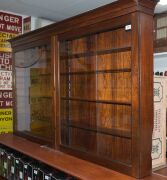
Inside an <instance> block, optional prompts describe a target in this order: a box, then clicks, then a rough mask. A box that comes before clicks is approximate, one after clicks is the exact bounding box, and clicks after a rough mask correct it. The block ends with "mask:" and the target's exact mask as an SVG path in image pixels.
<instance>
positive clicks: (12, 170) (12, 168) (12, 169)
mask: <svg viewBox="0 0 167 180" xmlns="http://www.w3.org/2000/svg"><path fill="white" fill-rule="evenodd" d="M11 173H12V174H14V166H12V167H11Z"/></svg>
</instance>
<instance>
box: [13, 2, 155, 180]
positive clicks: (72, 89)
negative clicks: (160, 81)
mask: <svg viewBox="0 0 167 180" xmlns="http://www.w3.org/2000/svg"><path fill="white" fill-rule="evenodd" d="M155 5H156V2H155V1H153V0H152V1H151V0H136V1H134V0H119V1H117V2H114V3H112V4H109V5H106V6H104V7H100V8H97V9H95V10H92V11H90V12H87V13H84V14H82V15H79V16H76V17H73V18H70V19H67V20H64V21H62V22H58V23H55V24H53V25H50V26H47V27H45V28H42V29H40V30H36V31H34V32H30V33H27V34H24V35H22V36H20V37H16V38H14V39H13V40H11V44H12V48H13V54H14V56H15V60H14V62H15V64H16V70H15V74H16V78H15V81H14V85H15V89H16V91H15V92H16V94H15V95H16V96H15V99H16V105H15V110H16V111H15V112H16V114H15V119H16V121H15V126H14V127H15V128H14V133H15V134H16V135H20V136H23V137H26V138H30V139H31V140H33V141H35V142H38V143H41V144H43V145H49V146H51V147H52V148H53V149H56V150H57V151H62V152H64V153H68V154H71V155H73V156H77V157H79V158H81V159H85V160H88V161H92V162H95V163H97V164H100V165H103V166H106V167H108V168H111V169H114V170H116V171H119V172H122V173H125V174H128V175H130V176H133V177H135V178H143V177H145V176H148V175H149V174H150V173H151V169H152V168H151V143H152V129H153V14H154V7H155ZM27 50H29V53H28V54H27V55H26V52H27ZM18 53H21V55H18ZM48 62H49V63H48ZM18 64H20V65H21V66H22V68H21V70H20V69H18V68H19V67H18ZM27 64H30V65H29V66H26V65H27ZM26 68H27V69H26ZM35 68H39V71H40V68H46V69H49V74H47V78H49V79H48V81H49V82H51V84H49V83H48V82H47V80H44V81H42V84H43V85H44V86H43V87H45V90H44V92H40V93H41V94H42V93H44V94H45V93H46V94H47V93H49V97H50V98H49V99H48V101H47V102H48V103H47V104H46V103H45V106H40V107H41V108H43V109H40V110H39V111H38V110H37V109H36V113H38V112H42V114H44V115H46V113H47V112H49V114H47V116H44V118H43V119H42V120H41V119H40V120H39V119H38V123H35V122H37V119H33V121H32V119H31V116H29V114H31V109H32V108H30V107H31V105H30V104H31V102H29V101H28V100H29V98H30V99H31V98H32V93H30V94H29V91H28V88H29V86H30V87H32V85H31V83H30V82H33V83H34V84H35V85H36V86H37V88H36V91H35V90H34V92H33V93H34V95H35V94H36V93H37V94H38V93H39V91H40V90H38V89H41V88H42V87H41V85H40V86H39V85H38V83H39V81H40V82H41V80H40V79H39V78H36V79H33V80H32V79H31V76H30V73H29V72H30V71H33V72H35ZM21 73H23V74H21ZM20 74H21V75H22V76H19V75H20ZM18 78H20V79H18ZM25 78H27V79H28V80H27V81H26V82H27V84H25V87H24V88H25V89H24V88H23V89H22V90H21V89H19V88H20V86H19V83H18V82H19V80H20V81H21V80H25ZM41 78H42V76H41ZM43 78H46V76H44V77H43ZM31 80H32V81H31ZM29 81H30V82H29ZM24 82H25V81H24ZM47 83H48V85H47ZM28 85H29V86H28ZM41 91H42V90H41ZM19 93H22V96H23V97H24V98H25V99H26V100H25V102H24V101H23V102H22V103H23V104H24V105H26V108H25V109H22V108H21V107H22V106H21V104H19V103H20V101H19V99H18V98H17V97H18V94H19ZM40 93H39V94H40ZM41 94H40V95H41ZM33 97H34V96H33ZM36 97H38V96H36ZM40 102H41V101H40V99H38V101H37V102H36V103H39V104H40ZM34 106H36V105H34ZM37 107H38V105H37V106H36V108H37ZM46 108H47V111H46ZM21 110H22V113H23V114H26V116H24V117H23V116H21ZM40 114H41V113H40ZM46 117H48V118H46ZM32 122H33V124H34V126H33V131H32V126H31V125H32ZM44 122H45V123H44ZM25 130H26V132H27V131H28V132H29V133H30V135H27V134H26V133H25ZM29 155H30V156H33V152H32V155H31V153H29ZM33 157H34V156H33ZM63 170H64V171H66V169H65V167H64V169H63Z"/></svg>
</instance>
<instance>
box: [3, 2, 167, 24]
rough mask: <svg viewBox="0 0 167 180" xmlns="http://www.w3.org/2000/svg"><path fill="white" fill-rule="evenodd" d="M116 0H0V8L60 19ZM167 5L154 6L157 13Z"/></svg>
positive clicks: (166, 7)
mask: <svg viewBox="0 0 167 180" xmlns="http://www.w3.org/2000/svg"><path fill="white" fill-rule="evenodd" d="M114 1H116V0H0V8H1V10H4V11H10V12H14V13H18V14H23V15H28V16H36V17H40V18H45V19H50V20H53V21H60V20H62V19H65V18H68V17H71V16H74V15H77V14H80V13H82V12H85V11H88V10H91V9H94V8H96V7H99V6H102V5H105V4H108V3H111V2H114ZM162 11H167V5H166V6H161V5H158V6H157V7H156V11H155V12H157V13H159V12H162Z"/></svg>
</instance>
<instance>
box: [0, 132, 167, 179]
mask: <svg viewBox="0 0 167 180" xmlns="http://www.w3.org/2000/svg"><path fill="white" fill-rule="evenodd" d="M0 144H3V145H6V146H8V147H10V148H13V149H15V150H17V151H19V152H21V153H23V154H25V155H28V156H30V157H32V158H34V159H36V160H39V161H41V162H44V163H46V164H48V165H50V166H52V167H53V168H56V169H59V170H62V171H64V172H66V173H68V174H71V175H73V176H75V177H78V178H79V179H84V180H134V178H132V177H129V176H126V175H123V174H120V173H118V172H115V171H113V170H110V169H107V168H104V167H102V166H99V165H96V164H93V163H90V162H87V161H84V160H81V159H79V158H76V157H73V156H70V155H67V154H65V153H62V152H59V151H55V150H52V149H50V148H46V147H41V146H40V145H39V144H36V143H33V142H30V141H28V140H27V139H24V138H20V137H18V136H15V135H12V134H5V135H0ZM165 179H167V178H165V177H162V176H159V175H155V174H153V175H152V176H149V177H147V178H144V180H165Z"/></svg>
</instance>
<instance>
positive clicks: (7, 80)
mask: <svg viewBox="0 0 167 180" xmlns="http://www.w3.org/2000/svg"><path fill="white" fill-rule="evenodd" d="M0 89H1V90H12V71H3V70H0Z"/></svg>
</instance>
